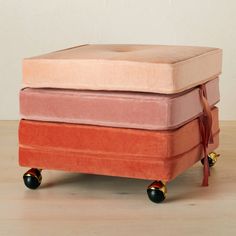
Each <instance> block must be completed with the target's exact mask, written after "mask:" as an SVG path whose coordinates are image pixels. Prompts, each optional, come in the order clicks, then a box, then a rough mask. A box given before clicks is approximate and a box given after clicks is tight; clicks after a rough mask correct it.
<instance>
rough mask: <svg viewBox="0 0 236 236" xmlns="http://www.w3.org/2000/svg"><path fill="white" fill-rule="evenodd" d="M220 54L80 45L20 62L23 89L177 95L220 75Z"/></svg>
mask: <svg viewBox="0 0 236 236" xmlns="http://www.w3.org/2000/svg"><path fill="white" fill-rule="evenodd" d="M221 65H222V50H221V49H217V48H209V47H192V46H163V45H81V46H77V47H73V48H69V49H65V50H61V51H57V52H52V53H49V54H45V55H42V56H37V57H33V58H27V59H24V61H23V87H38V88H39V87H49V88H50V87H51V88H68V89H90V90H122V91H138V92H154V93H166V94H171V93H177V92H181V91H184V90H186V89H189V88H192V87H195V86H197V85H199V84H202V83H205V82H206V81H208V80H211V79H213V78H215V77H216V76H217V75H219V74H220V73H221Z"/></svg>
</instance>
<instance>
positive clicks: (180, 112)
mask: <svg viewBox="0 0 236 236" xmlns="http://www.w3.org/2000/svg"><path fill="white" fill-rule="evenodd" d="M206 90H207V97H208V101H209V104H210V105H211V106H212V105H214V104H216V103H217V102H218V100H219V80H218V79H214V80H211V81H209V82H208V83H207V84H206ZM201 112H202V105H201V103H200V98H199V88H195V89H193V90H190V91H186V92H184V93H180V94H175V95H168V96H167V95H161V94H150V93H149V94H145V93H128V92H108V91H107V92H101V91H79V90H77V91H76V90H59V89H31V88H26V89H24V90H22V91H21V92H20V113H21V118H24V119H29V120H39V121H40V120H41V121H57V122H68V123H78V124H93V125H104V126H113V127H127V128H139V129H152V130H160V129H173V128H176V127H179V126H181V125H183V124H185V123H186V122H188V121H189V120H191V119H193V118H195V117H197V116H199V115H200V114H201Z"/></svg>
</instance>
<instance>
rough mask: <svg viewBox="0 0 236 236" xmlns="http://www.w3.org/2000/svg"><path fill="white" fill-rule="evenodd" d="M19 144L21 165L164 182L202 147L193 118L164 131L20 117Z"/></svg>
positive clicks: (215, 123) (215, 112) (195, 158)
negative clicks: (32, 119)
mask: <svg viewBox="0 0 236 236" xmlns="http://www.w3.org/2000/svg"><path fill="white" fill-rule="evenodd" d="M212 115H213V129H212V130H213V137H214V143H213V144H211V145H210V146H209V149H208V151H212V150H214V149H215V148H216V147H217V146H218V132H219V127H218V109H217V108H214V109H213V110H212ZM190 137H191V138H190ZM19 146H20V147H19V162H20V165H22V166H29V167H37V168H42V169H61V170H67V171H79V172H85V173H94V174H106V175H114V176H126V177H134V178H144V179H162V180H166V181H168V180H171V179H173V178H174V177H175V176H177V175H178V174H180V173H181V172H183V171H184V170H185V169H187V168H188V167H190V166H191V165H193V164H194V163H195V162H196V161H198V160H199V159H201V157H202V151H203V149H202V144H201V135H200V132H199V121H198V119H195V120H193V121H191V122H189V123H187V124H186V125H184V126H182V127H180V128H178V129H175V130H170V131H148V130H138V129H124V128H112V127H99V126H90V125H76V124H66V123H53V122H39V121H27V120H21V122H20V126H19Z"/></svg>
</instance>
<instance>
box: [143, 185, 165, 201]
mask: <svg viewBox="0 0 236 236" xmlns="http://www.w3.org/2000/svg"><path fill="white" fill-rule="evenodd" d="M147 194H148V197H149V199H150V200H151V201H152V202H155V203H161V202H163V201H164V200H165V199H166V194H167V188H166V185H165V184H164V183H163V182H162V181H155V182H153V183H152V184H150V185H149V186H148V188H147Z"/></svg>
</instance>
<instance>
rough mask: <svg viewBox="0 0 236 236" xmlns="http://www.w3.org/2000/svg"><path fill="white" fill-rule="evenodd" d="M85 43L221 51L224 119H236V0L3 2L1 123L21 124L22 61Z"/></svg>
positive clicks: (0, 14) (0, 12)
mask: <svg viewBox="0 0 236 236" xmlns="http://www.w3.org/2000/svg"><path fill="white" fill-rule="evenodd" d="M83 43H142V44H148V43H150V44H186V45H200V46H213V47H220V48H223V50H224V58H223V61H224V62H223V74H222V76H221V84H220V86H221V103H220V109H221V119H222V120H226V119H235V120H236V106H235V105H236V1H235V0H40V1H38V0H0V119H18V92H19V89H20V84H21V59H22V58H24V57H29V56H34V55H37V54H42V53H45V52H48V51H54V50H58V49H62V48H66V47H70V46H74V45H78V44H83Z"/></svg>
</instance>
